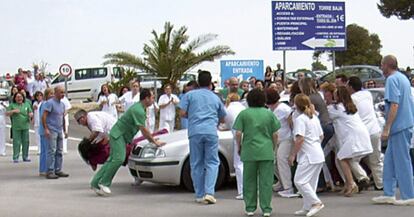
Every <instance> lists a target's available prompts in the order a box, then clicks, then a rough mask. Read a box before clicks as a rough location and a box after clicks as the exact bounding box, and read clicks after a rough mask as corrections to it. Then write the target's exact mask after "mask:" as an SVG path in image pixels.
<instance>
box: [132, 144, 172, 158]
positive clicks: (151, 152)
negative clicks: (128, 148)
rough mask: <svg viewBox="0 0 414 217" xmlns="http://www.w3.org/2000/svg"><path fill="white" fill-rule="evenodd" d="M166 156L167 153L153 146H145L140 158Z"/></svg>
mask: <svg viewBox="0 0 414 217" xmlns="http://www.w3.org/2000/svg"><path fill="white" fill-rule="evenodd" d="M165 156H166V155H165V151H164V150H162V149H160V148H158V147H157V146H155V145H153V144H148V145H146V146H144V147H143V148H142V150H141V152H140V154H139V157H140V158H161V157H165Z"/></svg>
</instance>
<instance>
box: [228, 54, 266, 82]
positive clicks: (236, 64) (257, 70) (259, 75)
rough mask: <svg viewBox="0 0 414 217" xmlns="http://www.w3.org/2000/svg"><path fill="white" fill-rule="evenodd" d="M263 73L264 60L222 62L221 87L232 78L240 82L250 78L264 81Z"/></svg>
mask: <svg viewBox="0 0 414 217" xmlns="http://www.w3.org/2000/svg"><path fill="white" fill-rule="evenodd" d="M263 71H264V66H263V60H221V61H220V77H221V86H222V87H223V86H224V81H225V80H227V79H229V78H231V77H236V78H237V79H238V80H239V81H242V80H247V79H249V78H250V77H256V79H261V80H263Z"/></svg>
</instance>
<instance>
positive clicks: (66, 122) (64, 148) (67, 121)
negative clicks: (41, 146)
mask: <svg viewBox="0 0 414 217" xmlns="http://www.w3.org/2000/svg"><path fill="white" fill-rule="evenodd" d="M63 127H64V128H65V130H66V132H67V133H69V132H68V130H69V115H68V114H66V115H65V126H63ZM64 132H65V131H63V132H62V135H63V153H68V139H67V138H65V134H64Z"/></svg>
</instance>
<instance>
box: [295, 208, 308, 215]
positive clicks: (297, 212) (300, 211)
mask: <svg viewBox="0 0 414 217" xmlns="http://www.w3.org/2000/svg"><path fill="white" fill-rule="evenodd" d="M308 212H309V211H308V210H304V209H301V210H298V211H296V212H294V213H293V214H294V215H296V216H306V214H308Z"/></svg>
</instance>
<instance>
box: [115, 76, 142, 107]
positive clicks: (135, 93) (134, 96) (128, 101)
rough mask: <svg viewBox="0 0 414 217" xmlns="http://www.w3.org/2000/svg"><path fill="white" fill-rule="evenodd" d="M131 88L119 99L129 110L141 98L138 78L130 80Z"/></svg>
mask: <svg viewBox="0 0 414 217" xmlns="http://www.w3.org/2000/svg"><path fill="white" fill-rule="evenodd" d="M130 85H131V90H130V91H128V92H126V93H125V94H124V95H122V96H121V97H119V101H120V102H121V103H122V104H123V107H124V111H127V110H128V109H129V107H131V106H132V105H133V104H135V103H136V102H139V99H140V95H139V94H140V92H139V88H140V82H139V81H138V80H132V81H131V82H130Z"/></svg>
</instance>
